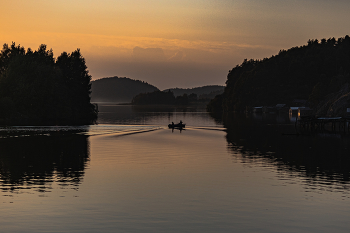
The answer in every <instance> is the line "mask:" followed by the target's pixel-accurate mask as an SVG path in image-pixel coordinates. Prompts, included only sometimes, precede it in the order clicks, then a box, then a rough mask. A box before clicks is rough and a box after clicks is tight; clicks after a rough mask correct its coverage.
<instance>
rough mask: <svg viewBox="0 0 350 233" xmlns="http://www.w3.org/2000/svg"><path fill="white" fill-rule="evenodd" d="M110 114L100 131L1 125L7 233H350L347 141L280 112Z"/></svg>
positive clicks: (1, 219)
mask: <svg viewBox="0 0 350 233" xmlns="http://www.w3.org/2000/svg"><path fill="white" fill-rule="evenodd" d="M100 111H101V112H102V114H101V118H100V119H99V122H100V124H99V125H94V126H80V127H10V128H3V129H0V148H1V151H0V187H1V197H0V203H1V212H0V224H1V230H0V232H349V230H350V226H349V224H348V219H349V208H350V207H349V204H350V192H349V188H350V181H349V168H350V166H349V165H350V162H349V156H348V155H349V152H348V145H349V139H350V137H349V136H348V135H347V134H334V133H328V132H322V133H317V134H303V135H300V134H299V135H298V136H297V135H296V134H295V133H296V131H295V128H294V123H293V122H292V121H291V118H289V117H288V116H279V115H258V116H256V115H255V116H254V115H248V116H246V115H233V116H229V119H225V121H222V122H221V121H220V120H217V121H215V120H214V119H213V118H211V117H210V116H209V115H208V114H207V113H205V111H204V109H200V108H192V109H185V110H184V109H172V108H170V109H163V110H162V109H161V108H156V109H155V108H151V109H147V108H143V109H135V108H132V107H131V106H114V105H110V106H106V108H104V107H101V106H100ZM179 120H183V121H184V122H185V123H187V125H186V130H182V131H179V130H171V129H168V128H167V127H166V125H167V124H168V123H170V122H171V121H174V122H178V121H179ZM113 122H115V123H113Z"/></svg>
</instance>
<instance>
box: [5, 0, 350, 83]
mask: <svg viewBox="0 0 350 233" xmlns="http://www.w3.org/2000/svg"><path fill="white" fill-rule="evenodd" d="M349 10H350V1H348V0H333V1H329V0H289V1H286V0H98V1H97V0H69V1H68V0H60V1H48V0H11V1H10V0H2V1H1V5H0V42H1V43H2V44H4V43H8V44H11V42H12V41H14V42H16V44H20V45H22V46H24V47H25V48H28V47H30V48H32V49H37V48H38V47H39V45H40V44H46V45H47V46H48V48H52V49H53V52H54V55H55V56H56V57H57V56H59V55H60V54H61V53H62V52H63V51H67V52H72V51H74V50H75V49H76V48H80V49H81V52H82V54H83V56H84V57H85V59H86V62H87V66H88V69H89V71H90V74H91V75H92V78H93V79H98V78H102V77H111V76H119V77H129V78H132V79H138V80H142V81H146V82H148V83H150V84H153V85H155V86H157V87H158V88H160V89H165V88H171V87H195V86H202V85H210V84H220V85H224V84H225V80H226V76H227V73H228V71H229V70H230V69H232V68H233V67H235V66H236V65H237V64H240V63H241V62H242V61H243V59H244V58H247V59H250V58H253V59H262V58H264V57H270V56H272V55H274V54H277V53H278V51H279V50H280V49H288V48H291V47H294V46H301V45H304V44H306V43H307V41H308V39H319V40H320V39H322V38H329V37H335V38H339V37H344V36H345V35H347V34H350V32H349V31H350V14H349Z"/></svg>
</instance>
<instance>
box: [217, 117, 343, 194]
mask: <svg viewBox="0 0 350 233" xmlns="http://www.w3.org/2000/svg"><path fill="white" fill-rule="evenodd" d="M281 118H282V117H281V116H276V115H272V116H265V117H264V118H263V117H262V116H261V115H260V117H259V118H256V117H255V116H254V115H253V116H246V115H242V114H233V115H230V116H226V119H224V122H225V127H226V128H227V135H226V138H227V142H228V143H229V148H230V150H232V151H233V154H234V156H235V157H239V158H240V160H241V162H242V163H250V164H254V165H259V164H260V166H271V165H273V166H274V167H275V169H276V170H278V171H284V172H285V173H284V175H283V176H281V179H291V178H295V177H299V178H301V179H302V180H303V182H304V185H305V186H304V187H305V189H307V190H328V191H346V192H348V191H349V188H350V157H349V149H348V145H350V135H341V134H335V133H325V132H323V133H320V134H312V135H311V134H308V135H307V134H306V135H305V134H304V135H300V134H296V129H295V125H294V123H293V122H289V121H288V118H287V117H286V118H285V119H286V120H284V121H283V120H282V119H281ZM288 177H289V178H288Z"/></svg>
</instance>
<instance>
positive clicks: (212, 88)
mask: <svg viewBox="0 0 350 233" xmlns="http://www.w3.org/2000/svg"><path fill="white" fill-rule="evenodd" d="M224 89H225V87H224V86H220V85H208V86H203V87H194V88H170V89H166V90H164V91H165V92H167V91H169V90H170V91H171V92H173V93H174V95H175V97H176V96H182V95H183V94H187V95H190V94H192V93H194V94H197V96H198V98H199V99H201V98H203V97H204V96H208V97H209V94H210V93H215V95H218V94H222V93H223V92H224ZM202 95H203V97H201V96H202ZM215 95H214V96H213V97H211V96H210V97H209V98H210V99H212V98H214V97H215Z"/></svg>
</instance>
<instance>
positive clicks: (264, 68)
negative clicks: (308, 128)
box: [208, 36, 350, 115]
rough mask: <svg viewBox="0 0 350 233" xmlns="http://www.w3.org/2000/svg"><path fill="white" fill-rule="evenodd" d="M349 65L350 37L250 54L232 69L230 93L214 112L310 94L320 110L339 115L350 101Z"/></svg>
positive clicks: (218, 99)
mask: <svg viewBox="0 0 350 233" xmlns="http://www.w3.org/2000/svg"><path fill="white" fill-rule="evenodd" d="M349 64H350V37H349V36H345V37H343V38H339V39H335V38H329V39H322V40H320V41H319V40H317V39H313V40H309V41H308V42H307V45H303V46H300V47H293V48H290V49H288V50H281V51H280V52H279V53H278V54H277V55H275V56H272V57H270V58H264V59H262V60H254V59H251V60H247V59H245V60H244V61H243V63H242V64H240V65H237V66H236V67H234V68H233V69H232V70H230V71H229V73H228V76H227V81H226V87H225V91H224V93H223V94H222V95H221V96H218V97H216V98H214V99H213V100H212V101H211V102H210V104H209V105H208V111H212V112H217V111H221V112H232V111H244V110H246V109H248V108H251V107H254V106H275V105H276V104H287V105H292V103H293V100H295V99H304V100H307V102H308V105H309V106H310V107H312V108H313V109H314V112H315V114H318V115H332V114H333V115H334V114H335V113H336V112H338V113H340V112H342V111H344V108H345V105H347V103H348V102H349V103H350V98H349V97H350V95H349V93H350V90H349V81H350V78H349V73H350V66H349ZM340 100H341V101H340Z"/></svg>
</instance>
